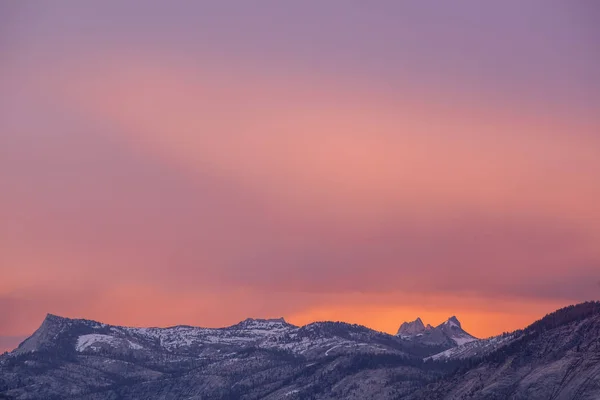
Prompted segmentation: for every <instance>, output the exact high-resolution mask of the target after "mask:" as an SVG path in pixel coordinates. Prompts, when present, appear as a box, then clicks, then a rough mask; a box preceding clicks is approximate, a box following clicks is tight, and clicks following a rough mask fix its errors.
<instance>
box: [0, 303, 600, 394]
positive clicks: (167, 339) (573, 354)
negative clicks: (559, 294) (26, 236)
mask: <svg viewBox="0 0 600 400" xmlns="http://www.w3.org/2000/svg"><path fill="white" fill-rule="evenodd" d="M599 398H600V303H598V302H587V303H582V304H578V305H576V306H569V307H566V308H563V309H561V310H558V311H556V312H554V313H552V314H549V315H547V316H546V317H544V318H543V319H541V320H539V321H537V322H535V323H533V324H532V325H530V326H529V327H527V328H525V329H523V330H518V331H515V332H511V333H506V334H503V335H500V336H497V337H493V338H487V339H477V338H475V337H473V336H472V335H470V334H469V333H467V332H465V331H464V330H463V329H462V327H461V323H460V322H459V320H458V319H457V318H456V317H450V318H448V320H447V321H445V322H443V323H442V324H440V325H438V326H436V327H432V326H430V325H425V324H424V323H423V321H422V320H421V319H420V318H417V319H416V320H415V321H413V322H406V323H403V324H402V325H401V326H400V329H399V330H398V334H397V335H389V334H385V333H381V332H377V331H374V330H371V329H369V328H366V327H364V326H360V325H351V324H346V323H341V322H316V323H312V324H309V325H305V326H295V325H292V324H290V323H288V322H286V321H285V320H284V319H283V318H278V319H251V318H250V319H246V320H244V321H242V322H240V323H238V324H236V325H233V326H230V327H226V328H218V329H213V328H199V327H192V326H175V327H170V328H134V327H122V326H112V325H107V324H103V323H100V322H96V321H90V320H83V319H69V318H63V317H59V316H55V315H48V316H47V317H46V318H45V320H44V321H43V322H42V324H41V326H40V327H39V329H38V330H37V331H36V332H34V333H33V334H32V335H31V336H30V337H29V338H28V339H26V340H25V341H24V342H23V343H21V345H20V346H19V347H18V348H17V349H15V350H14V351H12V352H10V353H5V354H4V355H2V356H0V399H15V400H16V399H34V400H35V399H44V400H53V399H78V400H83V399H89V400H116V399H157V400H167V399H169V400H170V399H240V400H241V399H247V400H251V399H289V400H293V399H411V400H414V399H534V400H535V399H539V400H542V399H544V400H546V399H564V400H566V399H585V400H591V399H599Z"/></svg>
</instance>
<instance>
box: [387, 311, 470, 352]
mask: <svg viewBox="0 0 600 400" xmlns="http://www.w3.org/2000/svg"><path fill="white" fill-rule="evenodd" d="M396 336H398V337H400V338H402V339H404V340H409V341H412V342H418V343H421V344H425V345H441V346H446V347H448V348H452V347H455V346H460V345H463V344H466V343H469V342H473V341H477V340H478V339H477V338H476V337H474V336H473V335H470V334H469V333H467V332H465V331H464V330H463V329H462V327H461V324H460V321H459V320H458V318H456V317H454V316H453V317H450V318H448V320H446V321H445V322H443V323H441V324H440V325H438V326H436V327H435V328H434V327H432V326H431V325H429V324H428V325H427V326H425V325H424V324H423V321H421V318H417V319H416V320H415V321H413V322H404V323H402V325H400V328H399V329H398V333H397V334H396Z"/></svg>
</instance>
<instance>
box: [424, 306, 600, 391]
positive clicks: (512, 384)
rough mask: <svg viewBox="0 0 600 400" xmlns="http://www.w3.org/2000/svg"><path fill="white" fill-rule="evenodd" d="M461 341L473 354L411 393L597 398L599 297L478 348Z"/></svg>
mask: <svg viewBox="0 0 600 400" xmlns="http://www.w3.org/2000/svg"><path fill="white" fill-rule="evenodd" d="M461 347H463V348H464V350H466V351H467V352H469V351H475V352H477V354H476V355H475V354H474V353H472V354H473V356H471V357H469V358H467V359H465V360H463V361H458V364H457V365H459V368H458V369H457V370H456V371H455V372H454V373H452V374H450V375H449V376H447V377H446V378H445V379H443V380H441V381H439V382H438V383H436V384H433V385H430V386H429V387H427V388H425V389H423V390H421V391H419V392H417V393H415V394H414V398H426V399H432V400H436V399H467V398H468V399H473V400H484V399H530V400H546V399H557V400H572V399H579V400H595V399H600V302H595V303H594V302H589V303H582V304H578V305H576V306H569V307H566V308H563V309H561V310H558V311H556V312H554V313H552V314H549V315H547V316H546V317H544V318H542V319H541V320H539V321H537V322H535V323H533V324H532V325H530V326H529V327H527V328H525V329H523V330H519V331H515V332H513V333H511V334H506V335H502V336H498V337H496V338H492V339H489V340H487V341H483V343H482V344H481V345H480V346H479V348H477V346H474V347H473V348H472V349H468V348H466V346H461ZM459 349H460V347H459V348H456V349H454V350H456V351H460V350H459ZM490 349H493V350H491V351H489V350H490ZM432 358H434V357H432ZM459 358H460V357H459ZM445 362H448V361H445ZM455 362H456V361H455Z"/></svg>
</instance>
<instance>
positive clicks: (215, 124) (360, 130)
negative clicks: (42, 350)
mask: <svg viewBox="0 0 600 400" xmlns="http://www.w3.org/2000/svg"><path fill="white" fill-rule="evenodd" d="M134 3H135V2H123V3H116V2H103V3H102V4H97V5H95V6H93V7H92V6H90V5H84V4H81V3H80V2H61V3H60V4H50V3H49V4H44V5H39V6H38V7H33V6H32V5H31V4H28V3H27V2H22V4H21V3H19V5H16V6H14V5H13V6H7V5H3V6H1V7H2V9H3V10H4V11H5V12H4V13H3V12H2V9H0V15H3V14H4V15H3V16H2V21H4V20H6V21H7V23H6V24H0V25H2V28H0V29H2V31H0V36H1V37H2V38H3V39H2V41H1V42H0V46H2V47H1V48H2V49H4V53H5V54H7V55H8V57H2V61H0V68H1V69H2V71H3V72H2V74H0V93H2V95H1V96H0V194H1V196H0V220H1V221H2V223H1V224H0V243H2V244H1V246H2V248H1V252H0V274H1V277H2V279H1V280H0V316H1V318H0V335H5V336H19V335H23V334H28V333H30V332H31V330H33V329H34V328H35V327H36V326H37V325H39V323H40V322H41V319H42V318H43V316H44V315H45V313H47V312H53V313H57V314H65V315H71V316H85V317H88V318H99V319H103V320H105V321H107V322H114V323H121V324H131V325H133V324H146V325H153V324H156V325H158V324H174V323H188V324H195V325H206V326H219V325H227V324H231V323H234V322H235V321H236V320H237V319H241V318H245V317H246V316H280V315H284V316H286V317H289V318H292V319H293V320H294V321H295V322H297V323H303V322H307V321H310V320H312V319H322V318H344V319H347V320H351V321H352V322H360V323H365V324H369V325H371V326H373V327H376V328H379V329H386V330H390V331H391V330H394V327H395V326H396V325H398V324H399V323H400V322H402V320H403V319H408V318H411V319H412V318H414V317H416V315H414V314H416V313H420V314H421V315H422V316H428V317H429V318H430V319H433V320H435V319H440V318H442V317H443V315H445V314H446V313H448V314H459V315H460V314H461V313H462V314H463V315H464V316H466V317H467V318H472V320H477V321H480V324H479V325H477V326H472V330H473V332H475V333H477V334H481V335H487V334H491V333H497V332H498V331H499V330H501V329H503V327H504V326H506V327H507V329H508V328H510V327H513V328H516V327H518V326H521V325H522V324H524V323H526V322H527V321H529V320H531V319H533V318H535V317H538V316H540V315H541V314H543V313H544V312H547V311H551V310H552V308H554V307H556V306H559V305H563V304H567V303H572V302H576V301H580V300H587V299H592V298H597V297H598V296H599V295H600V283H599V282H600V274H599V271H600V206H598V204H600V202H598V201H597V199H598V198H600V179H598V177H600V157H598V155H599V154H600V136H599V135H598V132H600V121H598V115H597V113H596V112H595V110H597V109H599V108H600V98H599V97H598V93H600V90H599V89H600V88H599V87H598V82H600V77H599V76H598V73H597V69H596V68H594V67H595V66H597V63H598V61H600V60H599V54H598V52H597V50H595V49H597V40H598V37H599V36H598V34H599V33H600V32H598V29H597V27H595V26H594V25H593V20H592V19H590V15H591V14H593V13H597V12H598V10H597V9H596V8H594V7H592V6H590V8H589V9H587V8H586V7H584V6H583V5H581V4H579V5H575V4H572V5H568V6H567V5H565V4H562V3H558V2H556V3H554V2H530V3H528V4H526V5H523V4H521V3H520V2H518V3H517V2H503V3H502V5H486V6H485V7H484V6H482V5H481V4H479V3H478V2H462V3H461V5H460V7H458V6H456V7H455V6H453V7H447V6H444V5H440V6H439V7H436V9H433V10H429V9H425V8H424V7H422V6H421V5H419V3H418V2H414V3H410V2H409V3H403V4H404V5H400V4H397V3H396V2H387V1H381V2H377V4H374V5H373V6H366V5H359V4H358V3H356V4H354V3H348V2H344V3H343V4H342V3H340V4H338V6H339V7H334V6H333V5H331V6H330V5H323V4H321V3H318V4H317V3H316V2H303V3H302V5H296V6H292V5H283V4H281V3H279V2H274V3H272V4H270V5H269V6H268V7H264V8H263V7H261V10H264V12H260V13H259V12H258V11H257V10H255V9H254V8H256V7H252V9H249V8H248V4H246V3H244V2H239V3H238V4H236V5H235V6H234V4H233V3H230V4H229V5H228V6H225V5H219V4H221V3H220V2H214V3H213V4H212V5H208V4H207V3H202V4H200V3H198V4H193V5H192V4H188V5H185V6H184V5H183V3H180V4H173V5H169V7H166V6H165V5H160V4H158V3H156V4H155V2H147V3H145V6H144V7H141V8H140V7H139V3H138V4H137V5H134ZM334 3H335V2H334ZM332 4H333V3H332ZM515 7H518V9H519V12H515ZM540 7H541V8H540ZM534 17H535V18H534ZM2 21H0V22H2ZM401 22H402V23H401ZM531 24H533V25H534V27H535V28H536V29H533V28H532V25H531ZM483 26H485V27H486V29H483ZM515 304H517V305H515ZM463 319H464V318H463ZM294 321H293V322H294ZM432 322H435V321H432ZM468 324H469V322H468V321H467V322H466V325H468ZM1 347H2V343H0V348H1Z"/></svg>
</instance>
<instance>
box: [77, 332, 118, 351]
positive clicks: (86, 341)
mask: <svg viewBox="0 0 600 400" xmlns="http://www.w3.org/2000/svg"><path fill="white" fill-rule="evenodd" d="M116 342H117V338H115V337H114V336H110V335H100V334H96V333H92V334H89V335H81V336H79V337H78V338H77V345H76V347H75V349H76V350H77V351H80V352H81V351H85V350H86V349H88V348H90V347H91V348H92V349H94V347H96V345H97V344H100V343H104V344H109V345H114V344H115V343H116Z"/></svg>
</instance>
